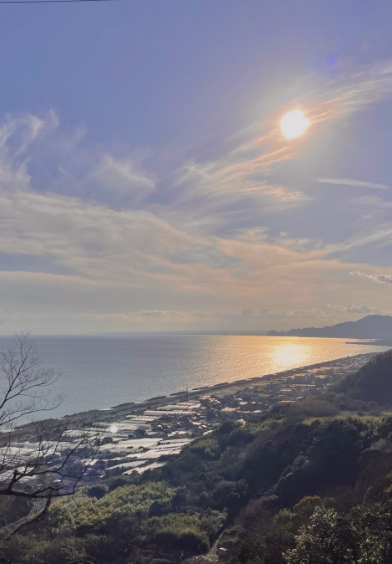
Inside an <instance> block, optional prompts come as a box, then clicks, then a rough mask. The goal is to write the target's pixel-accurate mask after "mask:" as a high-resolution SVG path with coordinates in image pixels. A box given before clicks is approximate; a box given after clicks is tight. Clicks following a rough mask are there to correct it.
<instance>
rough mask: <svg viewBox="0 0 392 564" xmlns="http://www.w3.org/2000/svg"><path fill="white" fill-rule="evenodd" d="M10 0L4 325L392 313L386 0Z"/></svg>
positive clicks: (308, 321)
mask: <svg viewBox="0 0 392 564" xmlns="http://www.w3.org/2000/svg"><path fill="white" fill-rule="evenodd" d="M0 13H1V14H0V53H1V55H0V321H1V324H0V332H1V333H3V334H10V333H15V332H19V331H32V332H33V333H34V334H49V333H50V334H69V333H71V334H80V333H81V334H83V333H102V332H128V331H132V332H133V331H143V332H144V331H182V330H186V331H232V332H235V331H241V332H243V331H245V332H246V331H250V332H251V331H256V332H259V331H260V332H263V331H267V330H270V329H277V330H287V329H290V328H293V327H305V326H306V327H307V326H324V325H331V324H334V323H337V322H341V321H346V320H355V319H359V318H361V317H364V316H365V315H369V314H392V301H391V292H392V261H391V257H392V254H391V250H392V223H391V218H392V166H391V147H392V35H391V33H390V29H391V28H392V5H391V3H390V1H389V0H373V1H372V2H369V1H368V0H366V1H365V0H318V1H317V2H315V1H314V0H296V1H295V2H293V1H292V0H275V1H274V2H260V0H243V1H241V2H239V1H238V0H236V1H233V0H214V1H213V2H211V0H186V1H184V0H181V1H180V0H160V1H159V2H158V1H157V0H114V1H112V2H101V3H95V2H91V3H89V2H87V3H74V4H69V5H67V4H58V5H56V4H48V5H42V4H34V5H26V4H20V5H0ZM292 109H300V110H301V111H303V112H304V114H305V115H306V117H307V118H308V119H309V120H310V127H309V129H308V130H307V131H306V133H305V134H304V135H303V136H302V137H300V138H297V139H291V140H288V139H286V138H284V137H283V135H282V133H281V131H280V128H279V121H280V119H281V117H282V116H283V115H284V114H285V113H286V112H288V111H290V110H292Z"/></svg>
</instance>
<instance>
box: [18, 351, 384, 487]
mask: <svg viewBox="0 0 392 564" xmlns="http://www.w3.org/2000/svg"><path fill="white" fill-rule="evenodd" d="M377 354H379V353H375V352H371V353H363V354H359V355H355V356H349V357H342V358H339V359H335V360H331V361H325V362H319V363H316V364H311V365H306V366H301V367H298V368H293V369H289V370H285V371H282V372H278V373H273V374H267V375H264V376H255V377H252V378H247V379H240V380H235V381H233V382H221V383H218V384H215V385H213V386H203V387H199V388H195V389H192V390H189V391H188V390H185V391H179V392H174V393H172V394H171V395H169V396H156V397H152V398H149V399H147V400H145V401H143V402H140V403H134V402H126V403H123V404H120V405H117V406H114V407H112V408H110V409H107V410H102V409H101V410H90V411H86V412H81V413H76V414H73V415H69V416H65V417H62V418H61V419H58V418H57V419H55V418H53V419H48V420H47V422H48V424H49V425H50V423H51V421H53V425H56V424H58V422H59V421H61V422H62V423H64V424H65V425H66V426H67V429H68V430H67V437H66V440H67V441H68V444H70V443H72V442H73V441H77V440H78V438H79V437H80V436H81V434H82V429H83V428H84V431H86V428H87V429H88V428H91V430H92V431H93V430H94V432H96V431H97V428H98V429H99V430H100V432H101V434H102V445H101V447H100V449H99V453H98V455H97V457H96V460H95V461H93V462H92V464H91V466H90V467H89V469H88V471H87V472H86V474H85V475H84V477H83V480H82V482H81V485H87V484H95V483H98V482H99V481H100V480H101V479H102V478H104V477H105V476H106V477H112V476H120V475H127V474H132V473H134V472H136V473H138V474H141V473H143V472H145V471H148V470H153V469H155V468H158V467H160V466H163V465H164V464H165V463H166V461H167V460H168V458H169V457H171V456H173V455H176V454H179V453H180V452H181V450H182V449H183V448H184V447H185V446H186V445H187V444H189V443H190V442H191V441H193V440H194V439H195V438H197V437H200V436H202V435H205V434H208V433H210V432H211V431H212V430H213V429H215V428H216V427H218V426H219V425H220V424H222V423H224V422H226V421H233V422H235V421H238V422H241V423H242V424H244V423H245V422H254V423H257V422H259V421H260V420H261V417H263V416H265V414H266V413H268V412H269V411H271V410H272V409H273V408H275V407H277V406H281V405H285V404H289V403H292V402H295V401H298V400H300V399H302V398H304V397H306V396H309V395H311V394H314V393H317V392H318V393H323V392H325V391H327V390H328V388H329V387H331V386H332V385H334V384H336V383H338V382H339V381H341V380H342V379H343V378H344V377H346V376H347V375H348V374H350V373H353V372H355V371H356V370H358V369H359V368H361V367H362V366H363V365H364V364H365V363H366V362H368V361H369V360H370V358H372V357H373V356H376V355H377ZM29 427H30V425H29V424H26V425H23V426H21V427H19V428H18V429H19V431H20V430H22V432H23V430H24V432H25V437H26V440H31V444H30V446H31V447H32V448H33V447H34V442H33V441H34V439H33V437H32V436H31V437H29Z"/></svg>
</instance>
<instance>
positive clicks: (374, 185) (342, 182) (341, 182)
mask: <svg viewBox="0 0 392 564" xmlns="http://www.w3.org/2000/svg"><path fill="white" fill-rule="evenodd" d="M317 182H320V184H336V185H338V186H353V187H356V188H370V189H374V190H391V189H392V188H391V186H388V185H387V184H379V183H378V182H366V181H363V180H355V179H353V178H318V179H317Z"/></svg>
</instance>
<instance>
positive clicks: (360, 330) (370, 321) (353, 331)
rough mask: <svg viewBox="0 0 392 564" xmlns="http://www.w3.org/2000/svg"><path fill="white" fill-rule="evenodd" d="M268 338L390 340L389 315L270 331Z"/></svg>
mask: <svg viewBox="0 0 392 564" xmlns="http://www.w3.org/2000/svg"><path fill="white" fill-rule="evenodd" d="M268 335H270V336H276V335H282V336H287V337H335V338H343V339H345V338H349V339H392V317H391V316H390V315H368V316H367V317H363V318H362V319H359V320H358V321H347V322H345V323H338V324H337V325H328V326H326V327H306V328H304V329H291V330H290V331H287V332H279V331H270V332H269V333H268Z"/></svg>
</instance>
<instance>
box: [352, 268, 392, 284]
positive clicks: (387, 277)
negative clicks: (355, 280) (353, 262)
mask: <svg viewBox="0 0 392 564" xmlns="http://www.w3.org/2000/svg"><path fill="white" fill-rule="evenodd" d="M350 274H351V275H352V276H360V277H362V278H368V279H369V280H373V282H378V283H380V284H392V274H368V273H366V272H359V271H357V270H353V271H352V272H350Z"/></svg>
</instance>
